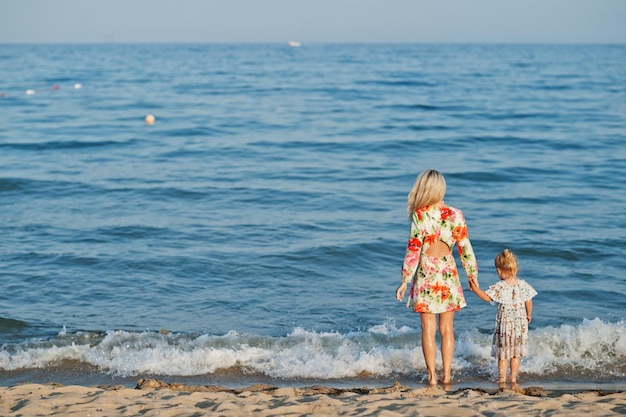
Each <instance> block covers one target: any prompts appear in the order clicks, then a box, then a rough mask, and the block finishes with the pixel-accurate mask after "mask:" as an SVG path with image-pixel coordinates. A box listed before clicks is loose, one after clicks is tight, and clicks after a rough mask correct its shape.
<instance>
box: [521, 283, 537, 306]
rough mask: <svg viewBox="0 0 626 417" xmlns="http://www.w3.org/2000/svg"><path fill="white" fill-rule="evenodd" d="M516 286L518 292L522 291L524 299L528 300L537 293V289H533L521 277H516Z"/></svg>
mask: <svg viewBox="0 0 626 417" xmlns="http://www.w3.org/2000/svg"><path fill="white" fill-rule="evenodd" d="M517 286H518V287H519V289H520V292H521V293H522V297H523V298H524V299H525V300H526V301H527V300H530V299H531V298H533V297H534V296H535V295H537V291H535V289H534V288H533V287H532V286H531V285H530V284H529V283H528V282H526V281H525V280H523V279H520V278H518V279H517Z"/></svg>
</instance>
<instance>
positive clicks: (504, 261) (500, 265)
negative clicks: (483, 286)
mask: <svg viewBox="0 0 626 417" xmlns="http://www.w3.org/2000/svg"><path fill="white" fill-rule="evenodd" d="M495 264H496V268H497V269H499V270H500V271H503V272H508V273H510V274H511V276H515V275H517V258H516V257H515V255H513V252H511V251H510V250H508V249H505V250H503V251H502V252H500V253H499V254H498V256H496V260H495Z"/></svg>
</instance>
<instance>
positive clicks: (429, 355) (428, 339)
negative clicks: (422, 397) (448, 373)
mask: <svg viewBox="0 0 626 417" xmlns="http://www.w3.org/2000/svg"><path fill="white" fill-rule="evenodd" d="M420 317H421V319H422V352H424V360H425V361H426V369H428V385H436V384H437V370H436V368H435V358H436V356H437V344H436V342H435V333H436V332H437V316H436V315H434V314H430V313H420Z"/></svg>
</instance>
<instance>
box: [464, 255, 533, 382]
mask: <svg viewBox="0 0 626 417" xmlns="http://www.w3.org/2000/svg"><path fill="white" fill-rule="evenodd" d="M495 264H496V271H497V272H498V277H499V278H500V281H499V282H497V283H496V284H494V285H492V286H490V287H489V288H488V289H487V291H483V290H481V289H480V288H479V286H478V283H477V282H476V281H475V280H470V289H471V290H472V291H473V292H474V293H475V294H476V295H477V296H478V297H479V298H480V299H481V300H484V301H488V302H491V303H492V304H493V302H494V301H495V302H496V303H497V304H498V312H497V315H496V326H495V330H494V334H493V345H492V351H491V354H492V355H493V356H494V357H495V358H496V359H498V379H499V382H500V383H504V382H506V372H507V368H510V370H511V374H510V379H509V381H510V382H511V383H512V384H516V383H517V372H518V371H519V366H520V357H522V356H526V355H528V323H530V319H531V316H532V312H533V302H532V298H533V297H534V296H535V295H537V292H536V291H535V290H534V288H533V287H531V286H530V285H529V284H528V283H527V282H526V281H524V280H521V279H518V278H517V258H516V257H515V255H513V252H511V251H510V250H508V249H505V250H504V251H502V252H501V253H500V254H499V255H498V256H496V260H495Z"/></svg>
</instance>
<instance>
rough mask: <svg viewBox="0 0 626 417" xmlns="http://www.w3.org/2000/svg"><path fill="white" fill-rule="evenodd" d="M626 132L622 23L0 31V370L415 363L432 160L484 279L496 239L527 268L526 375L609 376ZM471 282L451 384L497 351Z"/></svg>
mask: <svg viewBox="0 0 626 417" xmlns="http://www.w3.org/2000/svg"><path fill="white" fill-rule="evenodd" d="M79 87H80V88H79ZM27 90H32V91H28V93H27ZM147 114H153V115H154V116H155V117H156V123H155V124H154V125H147V124H146V123H145V122H144V118H145V116H146V115H147ZM625 145H626V45H437V44H432V45H428V44H424V45H412V44H398V45H391V44H312V45H308V44H304V45H303V46H302V47H300V48H290V47H288V46H287V45H281V44H171V45H125V44H112V45H106V44H97V45H96V44H94V45H89V44H76V45H46V44H40V45H9V44H4V45H0V167H1V171H0V235H1V236H2V239H1V240H0V242H1V250H0V277H1V280H2V283H3V290H2V292H1V293H0V384H4V385H6V384H12V383H15V382H19V381H22V380H25V379H26V380H29V381H34V382H38V381H42V382H48V381H50V380H53V379H56V380H62V381H64V382H65V381H68V382H76V381H77V380H80V378H83V380H84V381H102V380H106V381H108V380H113V381H122V382H123V383H130V382H129V381H136V379H137V378H138V377H144V376H147V375H154V376H158V377H160V378H162V379H166V380H168V381H172V380H174V379H177V378H194V379H195V380H197V381H204V382H205V383H209V381H215V380H224V381H227V382H228V381H231V382H232V381H233V380H236V381H240V379H237V378H244V379H245V378H257V379H259V380H271V381H273V382H277V383H281V382H284V383H293V382H294V381H311V380H314V381H322V382H328V381H332V382H334V383H341V382H346V381H349V383H353V382H354V381H356V382H354V383H358V384H361V383H362V382H363V381H370V380H372V379H373V380H375V381H380V382H381V383H387V382H388V381H393V379H402V380H405V381H408V382H410V383H416V384H419V383H421V382H422V381H424V378H425V366H424V363H423V357H422V353H421V345H420V343H421V342H420V327H419V316H418V315H416V314H414V313H411V312H410V311H409V310H408V309H406V308H405V307H404V305H403V304H402V303H398V302H397V301H396V300H395V296H394V292H395V288H396V286H397V284H398V283H399V282H400V269H401V265H402V260H403V256H404V251H405V248H406V240H407V238H408V231H409V230H408V221H407V218H406V196H407V193H408V191H409V190H410V188H411V186H412V184H413V181H414V179H415V177H416V175H417V174H418V173H419V172H420V171H421V170H423V169H427V168H435V169H438V170H440V171H441V172H443V173H444V175H445V176H446V179H447V183H448V193H447V195H446V202H447V203H448V204H451V205H454V206H456V207H459V208H461V209H462V210H463V212H464V214H465V217H466V219H467V222H468V226H469V233H470V239H471V240H472V243H473V246H474V249H475V251H476V255H477V258H478V263H479V271H480V273H479V280H480V282H481V286H483V287H486V286H487V285H489V284H491V283H493V282H495V281H496V280H497V277H496V275H495V270H494V268H493V259H494V257H495V255H496V254H497V253H499V252H500V251H501V250H502V249H504V248H507V247H508V248H509V249H511V250H512V251H513V252H514V253H516V254H517V256H518V259H519V262H520V269H521V270H520V274H519V276H520V277H522V278H524V279H526V280H527V281H528V282H530V283H531V285H533V287H534V288H535V289H536V290H537V291H538V293H539V294H538V296H537V297H536V298H535V300H534V302H535V307H534V314H533V322H532V323H531V326H530V329H531V335H530V355H529V356H528V357H527V358H525V359H524V360H523V362H522V369H521V371H522V378H523V380H524V379H525V380H526V381H529V382H530V381H533V382H539V383H544V384H547V383H552V384H568V383H574V382H578V383H583V384H587V385H590V384H613V385H612V386H615V385H617V386H622V387H624V386H626V324H625V321H624V320H625V316H626V301H625V296H626V274H625V272H624V271H625V270H626V260H625V259H624V247H626V232H625V230H626V214H625V207H626V182H625V181H624V178H626V150H625ZM463 274H464V273H463V272H461V276H462V278H463V277H464V275H463ZM462 282H465V279H464V278H463V279H462ZM466 297H467V299H468V307H467V308H465V309H463V310H462V311H461V312H459V313H458V314H457V315H456V319H455V329H456V339H457V344H456V352H455V362H454V378H455V382H457V383H458V384H461V385H462V384H471V383H480V381H489V380H490V379H492V378H493V377H494V375H495V372H496V367H495V363H494V360H493V359H492V358H491V357H490V347H489V345H490V334H491V331H492V329H493V322H494V319H495V307H494V306H491V305H489V304H487V303H484V302H482V301H480V300H479V299H478V298H477V297H475V296H474V295H473V294H471V293H470V292H469V291H467V290H466ZM64 378H65V379H64ZM229 378H231V379H229Z"/></svg>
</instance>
